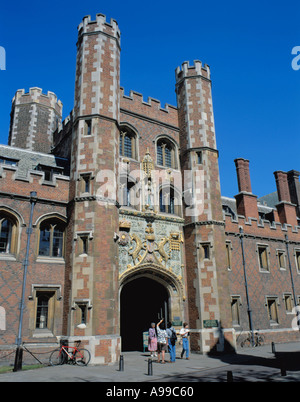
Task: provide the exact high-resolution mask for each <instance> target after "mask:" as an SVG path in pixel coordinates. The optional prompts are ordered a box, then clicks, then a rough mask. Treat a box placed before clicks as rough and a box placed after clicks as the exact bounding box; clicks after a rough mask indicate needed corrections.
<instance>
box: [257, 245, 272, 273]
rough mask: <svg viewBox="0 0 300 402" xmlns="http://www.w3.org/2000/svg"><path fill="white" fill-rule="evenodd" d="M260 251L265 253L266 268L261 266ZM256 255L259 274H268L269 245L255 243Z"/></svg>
mask: <svg viewBox="0 0 300 402" xmlns="http://www.w3.org/2000/svg"><path fill="white" fill-rule="evenodd" d="M260 249H264V251H265V252H266V255H265V257H266V263H267V266H266V267H263V266H262V261H261V257H260ZM256 253H257V261H258V267H259V272H261V273H270V245H269V244H266V243H256Z"/></svg>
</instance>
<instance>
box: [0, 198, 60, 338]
mask: <svg viewBox="0 0 300 402" xmlns="http://www.w3.org/2000/svg"><path fill="white" fill-rule="evenodd" d="M39 193H40V194H41V191H39ZM0 211H1V212H3V211H5V212H6V213H10V214H11V215H12V216H15V217H16V220H17V226H18V229H17V241H16V252H15V253H13V254H1V255H0V265H1V274H0V306H2V307H4V308H5V311H6V330H5V331H1V330H0V335H1V343H2V344H5V345H9V344H13V343H14V342H15V340H16V336H17V333H18V324H19V313H20V310H19V303H20V300H21V295H22V281H23V272H24V267H23V263H24V259H25V254H26V245H27V234H26V231H27V228H28V225H29V215H30V202H29V199H27V200H20V198H18V197H9V196H5V197H4V196H3V195H2V196H0ZM48 214H51V216H58V217H65V216H66V205H63V203H61V202H54V199H53V202H51V203H46V202H44V201H43V200H41V199H40V198H39V196H38V199H37V203H36V205H35V208H34V214H33V224H34V225H33V233H32V235H31V241H30V251H29V260H28V273H27V281H26V291H25V303H26V307H25V310H24V319H23V341H32V340H33V339H34V338H33V334H34V332H35V313H36V306H35V301H34V297H33V296H34V295H33V285H39V286H42V285H50V286H51V285H55V286H56V287H60V292H61V294H63V292H64V266H65V264H64V260H63V259H59V260H57V259H55V258H54V259H47V260H46V259H40V258H39V256H38V244H39V222H40V220H41V219H43V217H45V216H47V215H48ZM31 296H32V298H31ZM62 307H63V305H62V301H61V300H57V301H56V302H55V319H54V327H53V330H52V333H53V335H60V334H61V332H62V320H63V315H62ZM43 339H44V340H45V341H46V339H45V338H43ZM51 339H52V337H51Z"/></svg>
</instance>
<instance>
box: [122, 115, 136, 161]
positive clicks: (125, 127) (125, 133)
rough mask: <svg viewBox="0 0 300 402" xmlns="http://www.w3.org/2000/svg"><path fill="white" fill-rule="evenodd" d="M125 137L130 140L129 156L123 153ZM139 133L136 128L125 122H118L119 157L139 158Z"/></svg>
mask: <svg viewBox="0 0 300 402" xmlns="http://www.w3.org/2000/svg"><path fill="white" fill-rule="evenodd" d="M125 137H128V138H130V140H131V156H128V155H125ZM138 138H139V135H138V133H137V130H136V129H135V128H134V127H132V126H131V125H129V124H127V123H120V138H119V140H120V143H119V153H120V157H121V158H123V159H125V160H126V159H128V160H129V161H130V160H133V161H138V160H139V144H138Z"/></svg>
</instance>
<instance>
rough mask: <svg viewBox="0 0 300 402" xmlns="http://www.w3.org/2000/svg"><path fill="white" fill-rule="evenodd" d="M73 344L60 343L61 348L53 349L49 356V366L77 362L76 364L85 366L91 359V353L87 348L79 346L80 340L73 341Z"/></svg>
mask: <svg viewBox="0 0 300 402" xmlns="http://www.w3.org/2000/svg"><path fill="white" fill-rule="evenodd" d="M74 343H75V346H66V345H62V346H61V348H59V349H55V350H54V351H53V352H52V353H51V355H50V357H49V363H50V364H51V366H58V365H61V364H77V365H78V366H87V365H88V364H89V362H90V360H91V354H90V352H89V351H88V350H87V349H84V348H80V349H78V348H79V345H80V343H81V341H79V340H78V341H75V342H74Z"/></svg>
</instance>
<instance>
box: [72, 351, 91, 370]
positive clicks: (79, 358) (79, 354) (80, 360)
mask: <svg viewBox="0 0 300 402" xmlns="http://www.w3.org/2000/svg"><path fill="white" fill-rule="evenodd" d="M74 359H75V362H76V364H77V365H78V366H87V365H88V364H89V362H90V360H91V354H90V352H89V351H88V350H87V349H78V350H77V351H76V353H75V356H74Z"/></svg>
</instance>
